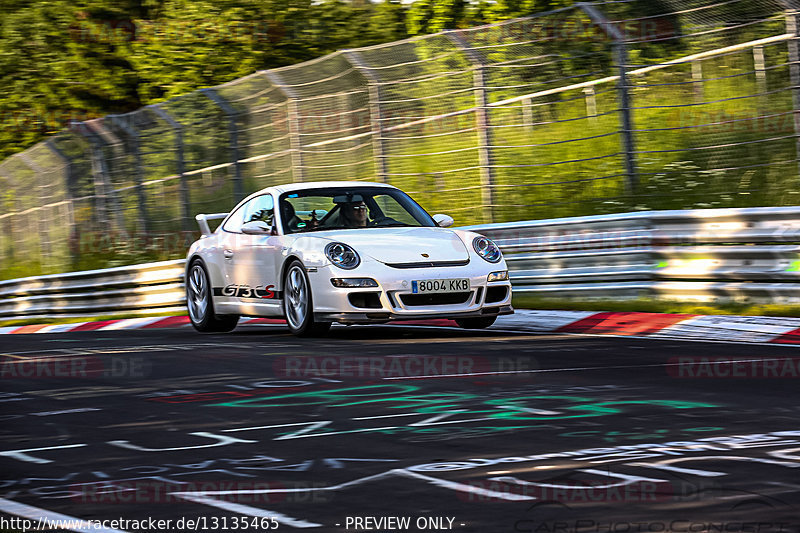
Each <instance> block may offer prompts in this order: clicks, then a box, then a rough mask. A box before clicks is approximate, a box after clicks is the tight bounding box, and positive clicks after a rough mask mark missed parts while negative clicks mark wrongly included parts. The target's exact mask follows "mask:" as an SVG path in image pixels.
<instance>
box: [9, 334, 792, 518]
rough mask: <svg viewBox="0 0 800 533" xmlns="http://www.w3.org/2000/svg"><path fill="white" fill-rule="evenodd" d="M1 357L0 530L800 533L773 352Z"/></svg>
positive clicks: (562, 348)
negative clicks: (86, 525)
mask: <svg viewBox="0 0 800 533" xmlns="http://www.w3.org/2000/svg"><path fill="white" fill-rule="evenodd" d="M3 341H4V344H3V346H2V350H1V351H2V356H1V357H2V358H1V359H0V362H1V363H2V367H0V368H1V369H2V383H3V393H2V394H0V406H2V408H1V409H0V420H2V425H1V426H0V427H1V429H0V432H1V436H0V450H1V451H0V517H2V519H0V526H2V527H0V529H4V530H6V531H22V530H23V528H22V527H20V522H16V523H12V522H9V521H8V520H9V519H11V518H20V519H21V518H22V517H25V516H27V517H29V518H30V517H38V516H41V515H42V513H44V516H47V517H50V518H63V517H62V516H61V515H65V516H66V517H75V518H81V519H86V520H88V519H92V520H114V519H124V520H130V521H143V522H128V523H124V522H116V523H111V522H106V524H105V525H106V529H105V530H106V531H109V530H115V529H116V530H122V531H164V530H170V531H190V530H198V531H200V530H202V531H270V530H275V529H278V530H295V529H302V528H311V530H317V531H442V530H453V531H462V532H505V531H536V532H539V533H551V532H553V533H571V532H577V531H581V532H602V533H609V532H625V533H629V532H653V533H658V532H671V531H675V532H681V533H683V532H699V531H722V532H726V533H739V532H765V531H787V532H790V531H791V532H797V531H800V475H798V474H800V470H799V469H798V468H800V395H799V394H798V379H800V376H799V375H798V360H799V359H798V358H800V352H798V349H799V348H795V347H791V346H774V345H742V344H729V343H713V342H684V341H677V340H653V339H637V338H630V337H628V338H625V337H599V336H579V335H572V336H570V335H532V334H520V333H514V332H509V331H503V330H494V331H493V330H487V331H481V332H469V331H463V330H459V329H456V328H447V327H408V326H386V327H335V328H334V329H333V330H332V331H331V333H330V335H329V336H328V337H326V338H322V339H297V338H295V337H292V336H290V335H289V334H288V333H287V332H286V330H285V328H283V327H281V326H249V327H248V326H245V327H240V328H238V329H237V330H236V331H235V332H233V333H231V334H224V335H200V334H197V333H195V332H194V331H193V330H192V329H190V328H181V329H172V330H136V331H117V332H113V331H109V332H83V333H71V334H52V335H51V334H43V335H15V336H6V337H5V338H4V339H3ZM721 361H736V362H735V363H726V362H721ZM151 519H152V521H151V522H150V523H149V525H148V523H147V522H146V521H147V520H151ZM158 519H162V520H171V521H172V522H170V523H168V524H167V523H161V524H157V523H156V522H154V521H155V520H158ZM272 519H274V520H272ZM3 520H5V521H3ZM179 520H183V522H179ZM190 520H193V521H194V522H187V521H190ZM25 525H27V526H30V525H31V524H25ZM37 525H38V524H37ZM40 527H41V526H40ZM45 529H47V528H46V527H42V528H41V529H40V530H45ZM94 531H98V530H97V529H94Z"/></svg>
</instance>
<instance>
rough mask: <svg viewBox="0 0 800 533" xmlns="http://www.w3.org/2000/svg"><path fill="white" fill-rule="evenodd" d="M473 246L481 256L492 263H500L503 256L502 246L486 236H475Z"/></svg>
mask: <svg viewBox="0 0 800 533" xmlns="http://www.w3.org/2000/svg"><path fill="white" fill-rule="evenodd" d="M472 247H473V248H475V252H476V253H477V254H478V255H479V256H481V257H482V258H483V259H485V260H486V261H489V262H490V263H499V262H500V259H502V258H503V254H502V253H500V248H498V247H497V245H496V244H495V243H493V242H492V241H490V240H489V239H487V238H486V237H475V238H474V239H473V240H472Z"/></svg>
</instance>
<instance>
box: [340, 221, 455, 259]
mask: <svg viewBox="0 0 800 533" xmlns="http://www.w3.org/2000/svg"><path fill="white" fill-rule="evenodd" d="M325 237H326V238H327V239H330V240H332V241H339V242H343V243H345V244H348V245H350V246H352V247H353V248H354V249H355V250H356V251H357V252H358V253H359V254H360V255H361V256H362V257H364V256H369V257H371V258H373V259H375V260H377V261H380V262H382V263H423V262H437V261H467V260H468V259H469V251H468V250H467V247H466V246H464V243H463V242H462V241H461V239H460V238H459V237H458V235H456V233H455V232H454V231H451V230H448V229H444V228H381V229H377V228H376V229H369V228H368V229H363V230H347V231H337V232H332V234H328V235H326V236H325ZM422 254H427V257H425V256H424V255H422Z"/></svg>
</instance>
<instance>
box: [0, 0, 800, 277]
mask: <svg viewBox="0 0 800 533" xmlns="http://www.w3.org/2000/svg"><path fill="white" fill-rule="evenodd" d="M786 1H787V2H789V0H786ZM796 7H797V6H794V5H792V4H789V3H786V4H783V3H780V2H777V1H776V2H771V1H768V0H755V1H754V0H723V1H720V2H713V3H712V2H709V1H707V0H706V1H703V2H699V1H689V2H686V1H682V2H671V1H669V0H662V1H660V2H636V1H631V0H609V1H605V2H594V3H578V4H575V5H574V6H572V7H569V8H565V9H560V10H557V11H551V12H547V13H541V14H536V15H533V16H530V17H525V18H521V19H515V20H510V21H506V22H503V23H500V24H493V25H488V26H481V27H476V28H470V29H463V30H453V31H445V32H441V33H438V34H434V35H426V36H422V37H418V38H412V39H408V40H405V41H399V42H394V43H389V44H385V45H379V46H373V47H368V48H361V49H352V50H342V51H339V52H336V53H334V54H331V55H328V56H325V57H322V58H319V59H316V60H313V61H309V62H306V63H302V64H298V65H293V66H290V67H285V68H280V69H274V70H268V71H261V72H256V73H254V74H252V75H250V76H247V77H245V78H241V79H238V80H235V81H232V82H230V83H226V84H224V85H221V86H218V87H214V88H210V89H203V90H199V91H196V92H193V93H190V94H187V95H185V96H181V97H179V98H174V99H172V100H169V101H166V102H163V103H160V104H157V105H152V106H148V107H145V108H143V109H140V110H138V111H135V112H132V113H128V114H125V115H111V116H107V117H104V118H99V119H94V120H87V121H84V122H76V123H73V124H72V127H70V128H69V129H68V130H66V131H63V132H61V133H60V134H58V135H56V136H54V137H52V138H50V139H48V140H47V141H45V142H43V143H40V144H38V145H36V146H34V147H33V148H31V149H29V150H27V151H25V152H22V153H20V154H16V155H14V156H13V157H11V158H9V159H7V160H5V161H3V162H2V163H0V183H1V184H2V188H0V191H2V196H1V198H2V209H0V250H2V257H3V259H4V260H3V262H2V267H0V277H4V278H8V277H16V276H19V275H32V274H39V273H52V272H63V271H68V270H74V269H87V268H100V267H107V266H115V265H122V264H132V263H136V262H143V261H150V260H159V259H169V258H177V257H182V256H183V254H184V253H185V250H186V248H187V246H188V244H189V243H190V242H191V241H192V240H193V239H194V238H195V236H196V233H195V228H194V221H193V217H194V215H195V214H196V213H199V212H219V211H226V210H229V209H230V208H231V207H232V206H233V205H235V203H236V202H238V201H239V200H240V199H242V198H243V197H244V196H245V195H246V194H249V193H251V192H253V191H256V190H258V189H260V188H263V187H267V186H270V185H275V184H280V183H286V182H304V181H309V182H310V181H318V180H329V179H337V180H338V179H346V180H366V181H381V182H387V183H391V184H393V185H396V186H398V187H400V188H402V189H404V190H405V191H407V192H409V193H410V194H411V195H412V196H414V197H415V198H416V199H417V200H418V201H420V203H421V204H422V205H423V206H424V207H425V208H426V209H427V210H428V211H430V212H445V213H448V214H451V215H452V216H453V217H454V218H455V219H456V223H457V224H460V225H466V224H478V223H490V222H504V221H511V220H530V219H541V218H554V217H562V216H576V215H589V214H600V213H612V212H624V211H636V210H645V209H684V208H697V207H748V206H770V205H795V204H798V203H800V198H798V196H797V195H798V194H800V190H798V187H797V180H798V177H800V176H799V174H798V162H799V161H800V159H799V158H798V154H799V153H800V144H799V143H800V138H799V137H798V131H800V123H799V122H798V121H799V120H800V115H799V114H798V110H799V109H800V58H799V57H798V38H797V35H796V32H797V25H798V20H800V18H799V17H800V15H799V14H798V11H797V9H796Z"/></svg>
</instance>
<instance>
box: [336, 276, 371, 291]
mask: <svg viewBox="0 0 800 533" xmlns="http://www.w3.org/2000/svg"><path fill="white" fill-rule="evenodd" d="M331 284H332V285H333V286H334V287H339V288H340V289H352V288H361V287H377V286H378V282H377V281H375V280H374V279H372V278H331Z"/></svg>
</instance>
